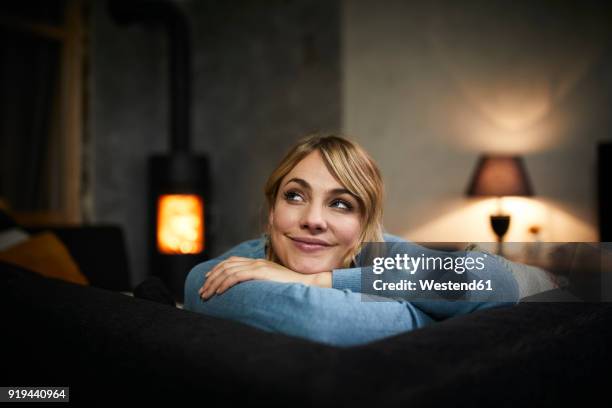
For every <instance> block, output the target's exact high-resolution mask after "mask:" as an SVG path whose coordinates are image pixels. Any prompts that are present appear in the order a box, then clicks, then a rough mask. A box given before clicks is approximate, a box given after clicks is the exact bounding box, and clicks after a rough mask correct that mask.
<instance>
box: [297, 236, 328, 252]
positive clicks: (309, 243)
mask: <svg viewBox="0 0 612 408" xmlns="http://www.w3.org/2000/svg"><path fill="white" fill-rule="evenodd" d="M289 238H290V239H291V241H292V242H293V244H294V245H295V246H296V248H298V249H299V250H301V251H303V252H317V251H321V250H323V249H326V248H329V247H331V245H330V244H328V243H327V242H325V241H322V240H320V239H314V238H292V237H289Z"/></svg>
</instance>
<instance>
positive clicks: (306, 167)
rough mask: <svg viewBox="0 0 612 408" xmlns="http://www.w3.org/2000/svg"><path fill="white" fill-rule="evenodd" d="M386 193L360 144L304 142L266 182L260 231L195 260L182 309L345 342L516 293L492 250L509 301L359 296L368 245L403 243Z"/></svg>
mask: <svg viewBox="0 0 612 408" xmlns="http://www.w3.org/2000/svg"><path fill="white" fill-rule="evenodd" d="M383 195H384V189H383V181H382V178H381V173H380V171H379V169H378V167H377V165H376V164H375V163H374V161H373V160H372V158H371V157H370V156H369V155H368V154H367V153H366V151H365V150H364V149H363V148H361V147H360V146H359V145H357V144H356V143H354V142H351V141H349V140H347V139H344V138H341V137H338V136H326V137H322V136H317V135H313V136H309V137H306V138H304V139H302V140H300V141H299V142H298V143H297V144H296V145H295V146H294V147H293V148H292V149H291V150H290V151H289V152H288V154H287V155H286V156H285V157H284V158H283V160H282V161H281V163H280V164H279V165H278V166H277V167H276V169H275V170H274V171H273V172H272V174H271V175H270V177H269V178H268V181H267V182H266V186H265V196H266V200H267V205H268V212H267V215H268V220H267V221H268V222H267V225H266V232H265V233H264V234H263V235H262V237H261V238H260V239H255V240H250V241H246V242H243V243H241V244H240V245H238V246H236V247H234V248H232V249H231V250H229V251H227V252H226V253H224V254H223V255H221V256H219V257H217V258H215V259H211V260H208V261H206V262H203V263H201V264H199V265H197V266H196V267H195V268H193V270H191V271H190V273H189V275H188V277H187V279H186V283H185V304H184V308H185V309H187V310H192V311H196V312H200V313H204V314H208V315H211V316H217V317H222V318H228V319H232V320H237V321H240V322H243V323H246V324H249V325H252V326H255V327H258V328H261V329H264V330H268V331H274V332H281V333H285V334H288V335H292V336H297V337H303V338H307V339H310V340H315V341H319V342H323V343H328V344H333V345H338V346H348V345H355V344H362V343H366V342H370V341H373V340H377V339H381V338H384V337H387V336H390V335H394V334H399V333H402V332H405V331H409V330H413V329H416V328H419V327H423V326H426V325H428V324H431V323H432V322H435V321H436V320H440V319H444V318H448V317H451V316H455V315H459V314H464V313H469V312H472V311H474V310H477V309H483V308H489V307H498V306H501V305H508V304H513V303H515V301H516V300H518V289H517V286H516V283H515V282H514V280H513V279H511V276H512V274H511V273H509V271H508V268H507V266H506V265H505V264H504V263H503V261H502V260H501V258H499V259H498V258H496V257H495V256H492V257H490V258H489V259H490V265H489V266H490V267H491V268H497V269H498V270H500V271H503V273H505V274H506V275H508V276H510V278H509V280H508V281H507V283H508V285H507V286H508V287H509V291H510V297H512V298H513V301H512V302H468V303H462V302H448V301H415V302H412V301H411V302H408V301H406V300H397V299H376V296H375V295H362V294H361V293H360V292H361V272H362V268H361V267H360V263H359V256H360V252H361V250H362V247H363V245H364V243H366V242H403V243H406V241H405V240H402V239H401V238H399V237H396V236H393V235H390V234H387V233H384V231H383V227H382V213H383V209H382V205H383V198H384V197H383ZM410 245H412V249H413V250H415V251H419V252H423V251H424V250H425V251H427V250H426V249H424V248H422V247H419V246H418V245H414V244H410ZM362 296H368V300H386V301H382V302H379V301H364V298H362Z"/></svg>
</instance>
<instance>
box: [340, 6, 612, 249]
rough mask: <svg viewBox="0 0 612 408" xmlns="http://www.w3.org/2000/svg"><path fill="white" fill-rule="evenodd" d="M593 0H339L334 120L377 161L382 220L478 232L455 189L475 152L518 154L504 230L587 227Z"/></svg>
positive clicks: (453, 232)
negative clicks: (524, 190) (531, 192)
mask: <svg viewBox="0 0 612 408" xmlns="http://www.w3.org/2000/svg"><path fill="white" fill-rule="evenodd" d="M611 16H612V13H611V10H610V7H609V6H608V5H606V4H605V2H562V1H544V2H532V1H518V2H517V1H513V2H508V1H497V0H496V1H492V0H485V1H469V2H455V1H391V0H389V1H385V2H384V6H381V4H378V3H374V2H371V1H367V0H346V1H343V13H342V18H343V25H342V27H343V29H342V38H343V44H342V45H343V47H342V49H343V56H342V60H343V64H342V65H343V67H344V68H343V130H344V131H345V132H346V133H348V134H353V135H354V136H355V137H356V138H357V139H358V140H360V141H361V142H362V143H363V144H364V145H365V147H366V148H367V149H368V150H370V151H371V152H372V154H373V155H374V156H375V158H376V159H377V160H378V161H379V163H380V165H381V167H382V172H383V175H384V177H385V179H386V183H387V191H388V199H387V202H386V214H385V225H386V226H387V227H388V229H389V230H390V231H391V232H393V233H396V234H400V235H403V236H405V237H406V238H409V239H413V240H422V241H440V240H441V241H445V240H457V241H463V240H473V241H490V240H494V239H495V238H494V235H493V233H492V231H491V229H490V228H489V225H488V215H489V214H490V213H491V212H493V211H494V209H495V203H494V202H491V201H490V200H475V199H468V198H466V197H464V196H463V194H464V191H465V189H466V186H467V183H468V179H469V177H470V175H471V173H472V170H473V167H474V165H475V163H476V158H477V156H478V155H479V154H480V153H481V152H496V153H514V154H521V155H523V156H524V157H525V160H526V164H527V168H528V171H529V173H530V175H531V178H532V182H533V184H534V188H535V191H536V194H537V196H536V197H535V198H534V199H532V200H520V199H509V200H504V201H505V203H504V204H505V205H507V208H506V210H507V211H509V212H510V213H511V214H513V220H512V225H511V228H510V231H509V236H508V238H509V239H511V240H516V241H521V240H527V239H530V238H529V236H528V234H527V229H528V226H529V225H531V224H539V225H540V226H541V227H542V233H543V235H542V238H543V239H545V240H556V241H564V240H566V241H589V240H597V239H598V236H597V214H596V201H595V199H596V191H595V146H596V142H597V141H598V140H604V139H607V140H610V139H612V126H611V125H612V123H611V119H610V118H611V115H610V112H612V54H611V52H610V51H611V48H610V39H611V33H612V29H611V28H610V27H612V24H610V23H611Z"/></svg>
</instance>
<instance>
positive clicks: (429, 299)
mask: <svg viewBox="0 0 612 408" xmlns="http://www.w3.org/2000/svg"><path fill="white" fill-rule="evenodd" d="M385 235H386V236H385V238H386V240H387V245H386V248H387V249H388V251H387V253H385V254H384V255H385V256H387V257H394V256H395V255H396V254H400V255H402V256H403V255H404V254H406V255H407V256H408V257H434V256H449V255H451V254H452V253H450V252H446V251H437V250H432V249H429V248H426V247H423V246H421V245H417V244H415V243H412V242H409V241H406V240H404V239H402V238H399V237H396V236H392V235H387V234H385ZM455 256H458V254H456V253H455ZM459 256H465V257H469V258H476V257H484V265H485V268H484V270H483V271H469V272H465V273H464V274H463V275H461V276H457V274H456V273H455V272H454V271H453V270H449V271H447V272H443V273H442V274H440V273H439V272H440V271H438V272H437V273H432V272H431V271H425V270H423V269H422V268H419V269H418V270H416V272H415V273H414V274H413V275H411V274H410V273H408V272H406V271H405V270H393V271H387V272H385V274H386V277H385V274H383V275H377V274H374V273H373V267H372V266H371V265H365V266H360V267H355V268H345V269H335V270H333V271H332V272H331V287H332V288H335V289H340V290H345V289H348V290H350V291H352V292H361V293H368V294H374V293H376V294H378V295H380V296H383V297H389V298H398V297H399V298H401V299H403V300H407V301H409V302H410V303H411V304H413V305H415V306H416V307H418V308H420V309H421V310H423V311H425V312H426V313H427V314H429V315H430V316H432V317H434V318H436V319H444V318H448V317H452V316H456V315H460V314H465V313H470V312H473V311H475V310H479V309H488V308H492V307H499V306H509V305H513V304H516V303H517V302H518V299H519V287H518V284H517V281H516V279H515V276H514V274H513V271H512V266H511V265H512V263H511V262H510V261H508V260H506V259H504V258H502V257H500V256H497V255H493V254H488V253H487V254H486V256H485V255H484V253H483V252H479V251H473V250H469V251H465V252H461V253H460V254H459ZM458 277H459V278H461V280H463V281H466V282H469V281H472V280H476V281H480V280H487V279H491V281H492V282H493V286H494V289H495V290H494V291H467V292H463V293H461V292H457V293H456V294H458V295H462V298H461V300H453V299H452V298H449V294H453V293H452V292H448V291H446V292H439V293H438V292H436V291H431V290H423V289H421V288H420V287H419V286H418V283H419V282H418V281H419V280H420V279H422V280H428V279H431V280H435V281H436V282H447V281H449V280H457V278H458ZM377 279H383V280H384V281H385V282H399V281H401V280H402V279H405V280H412V281H414V282H415V283H417V285H416V286H415V290H401V291H397V290H393V291H380V292H379V291H375V290H374V289H373V284H374V281H375V280H377Z"/></svg>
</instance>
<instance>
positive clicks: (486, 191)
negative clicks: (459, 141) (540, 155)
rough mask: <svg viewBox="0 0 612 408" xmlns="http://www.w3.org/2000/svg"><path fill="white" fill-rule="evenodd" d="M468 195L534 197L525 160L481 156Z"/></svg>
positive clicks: (509, 157)
mask: <svg viewBox="0 0 612 408" xmlns="http://www.w3.org/2000/svg"><path fill="white" fill-rule="evenodd" d="M466 195H468V196H498V197H501V196H532V195H533V190H532V188H531V183H530V182H529V177H528V176H527V171H526V170H525V166H524V165H523V159H522V158H521V157H519V156H496V155H483V156H481V157H480V158H479V160H478V164H477V165H476V170H475V171H474V174H473V175H472V179H471V181H470V184H469V187H468V189H467V191H466Z"/></svg>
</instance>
